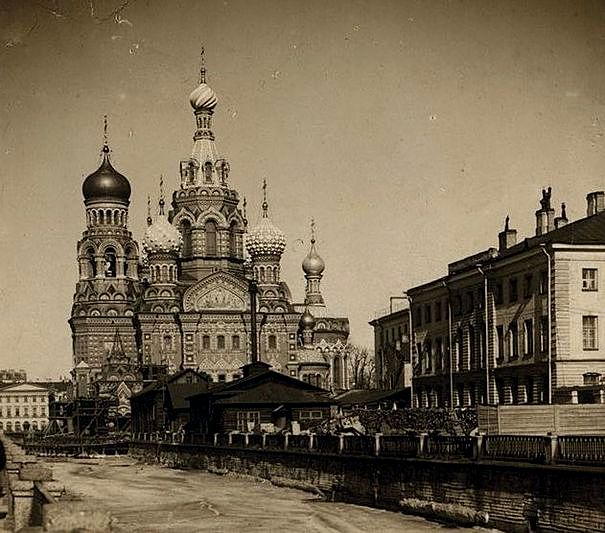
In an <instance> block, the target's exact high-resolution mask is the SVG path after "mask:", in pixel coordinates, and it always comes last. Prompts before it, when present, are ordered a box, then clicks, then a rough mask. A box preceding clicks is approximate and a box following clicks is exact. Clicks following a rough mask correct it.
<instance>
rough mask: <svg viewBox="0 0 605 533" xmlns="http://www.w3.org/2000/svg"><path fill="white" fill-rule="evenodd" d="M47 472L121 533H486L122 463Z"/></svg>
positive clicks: (59, 465)
mask: <svg viewBox="0 0 605 533" xmlns="http://www.w3.org/2000/svg"><path fill="white" fill-rule="evenodd" d="M52 467H53V470H54V476H55V479H57V480H58V481H60V482H61V483H62V484H64V485H65V486H66V489H67V492H68V496H71V497H74V498H77V499H82V500H85V501H87V502H88V503H90V504H91V506H99V507H101V506H102V507H104V508H105V509H108V510H109V511H110V512H111V514H112V515H113V516H114V517H115V519H116V521H117V524H116V526H117V527H116V531H121V532H145V533H148V532H155V531H157V532H160V531H161V532H165V531H168V532H170V531H174V532H179V533H187V532H194V531H212V532H217V533H218V532H225V533H226V532H239V531H246V532H250V531H265V532H267V531H271V532H272V531H276V532H280V533H286V532H288V533H289V532H301V533H302V532H314V531H316V532H346V533H357V532H365V531H371V532H373V533H378V532H380V533H383V532H390V531H393V532H394V531H397V532H402V531H419V532H422V531H438V530H443V531H444V532H445V531H446V530H450V531H451V530H455V531H457V532H461V531H475V532H480V531H487V530H485V529H483V530H482V529H480V528H474V529H465V528H452V527H447V526H442V525H440V524H437V523H434V522H430V521H427V520H424V519H422V518H417V517H413V516H407V515H404V514H401V513H395V512H390V511H382V510H378V509H372V508H369V507H362V506H358V505H350V504H344V503H329V502H322V501H320V500H318V499H317V498H316V497H315V496H313V495H311V494H308V493H305V492H301V491H298V490H294V489H286V488H280V487H275V486H273V485H271V484H270V483H261V482H255V481H250V480H247V479H241V478H237V477H231V476H217V475H214V474H209V473H207V472H203V471H199V470H187V471H183V470H174V469H170V468H164V467H161V466H157V465H146V464H140V463H137V462H135V461H134V460H133V459H130V458H128V457H119V456H118V457H106V458H100V459H84V460H73V459H72V460H65V461H58V462H53V463H52Z"/></svg>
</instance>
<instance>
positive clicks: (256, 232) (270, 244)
mask: <svg viewBox="0 0 605 533" xmlns="http://www.w3.org/2000/svg"><path fill="white" fill-rule="evenodd" d="M285 249H286V236H285V235H284V232H283V231H282V230H280V229H279V228H278V227H276V226H275V225H274V224H273V222H271V219H270V218H269V217H268V216H263V218H261V221H260V223H259V224H258V226H256V227H255V228H253V229H252V230H250V231H249V232H248V234H247V236H246V250H248V253H249V254H250V255H251V256H252V257H253V258H254V257H257V256H259V255H281V254H283V253H284V250H285Z"/></svg>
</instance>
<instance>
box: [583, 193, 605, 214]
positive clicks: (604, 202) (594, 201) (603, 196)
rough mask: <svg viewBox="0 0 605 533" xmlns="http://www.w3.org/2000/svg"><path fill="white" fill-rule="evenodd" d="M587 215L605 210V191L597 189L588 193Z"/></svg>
mask: <svg viewBox="0 0 605 533" xmlns="http://www.w3.org/2000/svg"><path fill="white" fill-rule="evenodd" d="M586 204H587V206H586V216H587V217H591V216H592V215H596V214H597V213H600V212H601V211H603V210H605V191H595V192H591V193H588V194H587V195H586Z"/></svg>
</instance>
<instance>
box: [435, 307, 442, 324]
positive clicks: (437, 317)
mask: <svg viewBox="0 0 605 533" xmlns="http://www.w3.org/2000/svg"><path fill="white" fill-rule="evenodd" d="M440 320H441V302H435V322H439V321H440Z"/></svg>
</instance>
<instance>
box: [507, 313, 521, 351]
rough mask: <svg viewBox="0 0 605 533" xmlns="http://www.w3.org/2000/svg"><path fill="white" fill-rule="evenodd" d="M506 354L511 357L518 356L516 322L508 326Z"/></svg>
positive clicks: (517, 329)
mask: <svg viewBox="0 0 605 533" xmlns="http://www.w3.org/2000/svg"><path fill="white" fill-rule="evenodd" d="M508 356H509V357H510V358H511V359H516V358H517V357H519V328H518V326H517V323H516V322H511V323H510V325H509V326H508Z"/></svg>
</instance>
